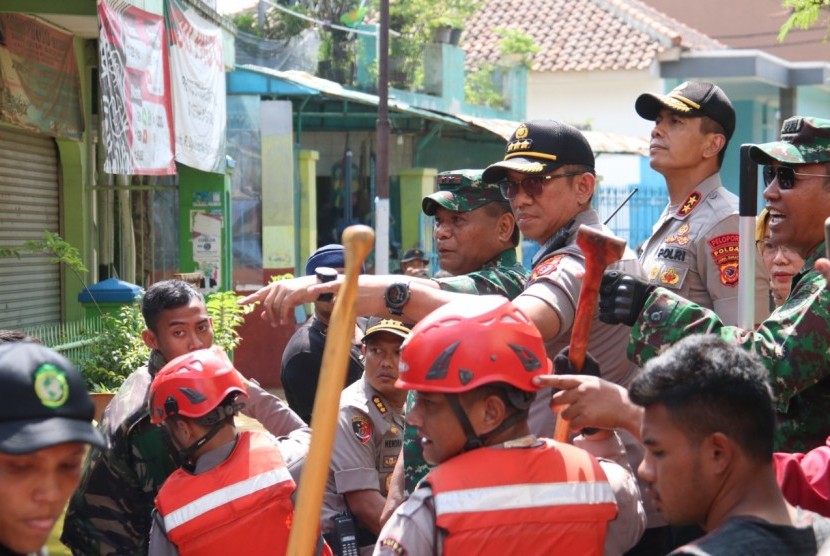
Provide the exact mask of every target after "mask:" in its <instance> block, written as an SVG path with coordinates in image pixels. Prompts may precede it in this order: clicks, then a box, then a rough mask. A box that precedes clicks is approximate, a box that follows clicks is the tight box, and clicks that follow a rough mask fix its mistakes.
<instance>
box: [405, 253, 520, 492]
mask: <svg viewBox="0 0 830 556" xmlns="http://www.w3.org/2000/svg"><path fill="white" fill-rule="evenodd" d="M529 275H530V272H528V270H527V269H526V268H525V267H523V266H522V265H521V263H519V262H517V260H516V250H515V249H508V250H506V251H504V252H502V253H501V255H499V256H498V257H497V258H495V259H493V260H492V261H490V262H488V263H487V264H485V265H484V266H483V267H482V268H481V270H478V271H476V272H471V273H470V274H465V275H464V276H453V277H451V278H439V279H438V280H436V281H437V282H438V283H439V284H440V286H441V289H442V290H447V291H452V292H457V293H469V294H477V295H490V294H498V295H503V296H505V297H507V298H508V299H513V298H515V297H516V296H518V295H519V294H520V293H522V291H523V290H524V287H525V284H526V283H527V279H528V276H529ZM414 403H415V392H409V394H408V395H407V397H406V405H405V406H404V414H406V413H408V412H409V410H411V409H412V405H413V404H414ZM403 463H404V477H405V481H406V492H407V494H412V491H413V490H415V486H416V485H417V484H418V482H419V481H420V480H421V479H423V478H424V477H426V475H427V473H429V470H430V469H431V466H430V465H429V464H428V463H427V462H426V461H424V454H423V450H422V448H421V443H420V441H419V439H418V432H417V429H416V428H415V427H413V426H410V425H409V424H407V425H406V426H405V427H404V432H403Z"/></svg>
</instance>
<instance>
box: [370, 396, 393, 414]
mask: <svg viewBox="0 0 830 556" xmlns="http://www.w3.org/2000/svg"><path fill="white" fill-rule="evenodd" d="M372 403H373V404H375V407H376V408H378V411H380V414H381V415H386V413H388V412H389V410H388V409H386V404H385V403H383V400H382V399H380V396H378V395H377V394H376V395H374V396H372Z"/></svg>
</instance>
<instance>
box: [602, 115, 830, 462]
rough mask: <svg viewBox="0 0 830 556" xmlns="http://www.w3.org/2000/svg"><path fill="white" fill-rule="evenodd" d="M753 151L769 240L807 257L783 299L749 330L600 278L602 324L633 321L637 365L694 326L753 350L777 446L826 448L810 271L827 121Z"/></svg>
mask: <svg viewBox="0 0 830 556" xmlns="http://www.w3.org/2000/svg"><path fill="white" fill-rule="evenodd" d="M750 156H751V157H752V159H753V160H754V161H755V162H757V163H759V164H765V165H766V166H765V167H764V181H765V183H766V184H767V187H766V189H765V190H764V199H765V200H766V208H767V210H768V211H769V212H770V215H771V218H770V227H769V229H770V234H771V238H770V240H771V241H772V242H774V243H775V244H778V245H786V246H788V247H790V248H791V249H793V250H794V251H796V252H797V253H798V254H799V255H801V257H802V258H804V260H805V263H804V267H803V268H802V269H801V272H800V273H799V274H797V275H796V276H795V277H794V278H793V288H792V291H791V293H790V295H789V297H788V298H787V300H786V301H785V302H784V304H783V305H782V306H781V307H779V308H778V309H776V310H775V311H774V312H773V313H772V315H770V316H769V318H767V319H766V320H764V321H763V322H762V323H761V324H760V325H759V326H758V327H757V328H756V329H754V330H743V329H740V328H737V327H734V326H726V325H724V323H723V321H722V320H721V319H719V318H718V316H717V315H716V314H715V313H713V312H712V311H710V310H708V309H706V308H704V307H700V306H699V305H696V304H694V303H692V302H690V301H687V300H685V299H683V298H682V297H680V296H678V295H676V294H674V292H671V291H669V290H667V289H665V288H659V287H658V288H656V289H655V288H654V287H653V286H650V285H648V284H644V283H643V282H641V281H639V280H637V279H635V278H633V277H630V276H626V275H620V274H617V275H614V274H606V276H605V277H604V278H603V285H602V287H601V290H600V292H601V298H600V313H601V318H602V319H603V320H605V321H606V322H622V323H626V324H629V325H633V326H634V328H633V330H632V334H631V341H630V343H629V346H628V355H629V357H630V358H631V359H632V360H633V361H635V362H637V363H640V364H643V363H645V362H646V361H648V360H649V359H651V358H652V357H654V356H655V355H657V354H659V353H660V351H661V350H663V349H664V348H665V347H667V346H669V345H671V344H673V343H674V342H676V341H678V340H680V339H681V338H684V337H686V336H688V335H689V334H692V333H697V332H705V333H714V334H717V335H718V336H720V337H721V338H723V339H725V340H728V341H731V342H735V343H737V344H738V345H741V346H743V347H745V348H746V349H748V350H750V351H752V352H754V353H756V354H757V355H759V356H760V358H761V360H762V361H763V362H764V364H765V365H766V367H767V369H768V370H769V373H770V380H771V381H772V387H773V390H774V392H775V401H776V409H777V411H778V426H777V427H776V431H775V432H776V436H775V449H776V450H780V451H799V452H803V451H806V450H809V449H811V448H814V447H816V446H820V445H822V444H824V441H825V439H826V438H827V432H828V430H830V375H829V374H828V371H827V362H826V359H827V353H828V351H830V333H829V332H828V330H830V293H828V292H827V291H826V289H825V285H826V281H825V279H824V278H823V277H822V276H821V274H820V273H819V272H817V271H816V270H814V269H813V265H814V263H815V261H816V260H817V259H818V258H819V257H820V256H821V255H822V254H823V253H824V220H825V219H826V218H827V217H828V216H830V120H824V119H819V118H805V117H799V116H797V117H794V118H790V119H788V120H786V121H785V122H784V124H783V126H782V128H781V140H780V141H777V142H773V143H765V144H762V145H756V146H754V147H753V148H752V149H751V150H750Z"/></svg>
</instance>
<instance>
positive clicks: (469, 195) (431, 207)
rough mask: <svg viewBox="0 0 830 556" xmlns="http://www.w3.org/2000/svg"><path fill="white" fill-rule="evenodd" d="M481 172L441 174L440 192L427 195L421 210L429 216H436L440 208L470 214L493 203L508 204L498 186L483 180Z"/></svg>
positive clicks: (439, 178)
mask: <svg viewBox="0 0 830 556" xmlns="http://www.w3.org/2000/svg"><path fill="white" fill-rule="evenodd" d="M481 172H482V171H481V170H452V171H450V172H441V173H440V174H438V177H437V178H436V180H435V181H436V182H437V184H438V191H436V192H435V193H433V194H432V195H427V196H426V197H424V200H423V201H422V202H421V208H422V209H423V211H424V214H426V215H427V216H434V215H435V211H436V210H438V207H439V206H442V207H444V208H445V209H447V210H453V211H457V212H470V211H471V210H475V209H477V208H480V207H483V206H484V205H486V204H488V203H492V202H494V201H495V202H498V203H503V204H505V205H506V204H507V200H505V198H504V197H503V196H502V194H501V190H500V189H499V186H498V184H487V183H484V182H483V181H482V180H481Z"/></svg>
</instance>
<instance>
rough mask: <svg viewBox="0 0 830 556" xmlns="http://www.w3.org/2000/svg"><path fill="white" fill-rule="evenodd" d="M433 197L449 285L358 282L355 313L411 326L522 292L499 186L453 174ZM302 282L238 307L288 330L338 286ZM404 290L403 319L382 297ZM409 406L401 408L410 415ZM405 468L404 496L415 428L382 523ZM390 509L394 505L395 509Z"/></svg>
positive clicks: (416, 471) (441, 177)
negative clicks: (450, 308) (458, 297)
mask: <svg viewBox="0 0 830 556" xmlns="http://www.w3.org/2000/svg"><path fill="white" fill-rule="evenodd" d="M436 182H437V186H438V187H437V189H438V190H437V191H436V192H435V193H433V194H431V195H428V196H426V197H425V198H424V199H423V201H422V203H421V208H422V209H423V211H424V213H425V214H427V215H428V216H434V217H435V227H434V228H433V237H434V239H435V244H436V250H437V252H438V261H439V265H440V266H441V268H442V269H444V270H446V271H448V272H450V273H452V274H453V276H451V277H447V278H436V279H432V280H429V279H422V278H414V277H403V276H397V275H385V276H371V275H361V276H360V278H359V281H358V284H359V290H358V297H357V300H356V306H357V313H358V314H363V315H378V316H383V317H388V318H396V319H403V320H405V321H407V322H416V321H417V320H419V319H421V318H422V317H424V316H425V315H427V314H428V313H429V312H430V311H432V310H433V309H435V308H437V307H439V306H441V305H443V304H444V303H445V302H446V301H447V300H449V299H451V296H452V295H454V294H458V293H464V294H473V295H486V294H498V295H503V296H505V297H507V298H508V299H513V298H514V297H516V296H517V295H519V294H520V293H521V292H522V290H523V289H524V286H525V282H526V280H527V276H528V274H529V273H528V272H527V270H526V269H525V268H524V267H523V266H522V265H521V263H519V262H518V261H517V259H516V246H517V245H518V243H519V229H518V228H517V227H516V221H515V218H514V217H513V214H512V213H511V211H510V205H509V204H508V202H507V201H506V200H505V198H504V197H503V196H502V194H501V192H500V190H499V187H498V185H497V184H485V183H483V182H482V180H481V170H454V171H449V172H442V173H440V174H438V176H437V179H436ZM314 283H315V280H313V278H312V279H311V280H309V279H308V277H302V278H295V279H292V280H280V281H279V282H274V283H273V284H270V285H268V286H266V287H265V288H263V289H261V290H260V291H258V292H256V293H255V294H253V295H251V296H249V297H247V298H246V299H243V300H242V302H245V303H250V302H253V301H262V302H263V308H264V310H265V314H266V315H267V316H268V317H269V318H270V319H271V320H274V321H283V322H288V321H289V319H290V317H291V315H293V310H294V307H295V306H296V305H299V304H302V303H309V302H311V301H314V300H315V299H316V298H317V296H318V295H319V294H321V293H330V292H335V291H336V289H337V288H338V287H339V283H340V281H337V282H329V283H328V284H324V285H319V286H314V285H313V284H314ZM393 286H397V287H405V288H406V289H407V290H408V291H409V292H410V296H409V298H408V301H407V302H406V303H405V304H404V306H403V307H402V308H401V309H396V310H401V311H402V313H403V314H402V315H399V314H397V313H392V312H390V310H389V308H388V307H387V306H386V303H385V292H386V290H387V289H389V288H390V287H393ZM412 403H413V401H412V399H408V400H407V407H411V405H412ZM402 461H403V462H405V475H406V487H405V488H406V492H412V490H413V489H414V487H415V485H416V484H417V483H418V481H419V480H420V479H421V478H422V477H424V476H425V475H426V474H427V473H428V472H429V469H430V467H429V465H427V463H426V462H425V461H424V459H423V456H422V454H421V445H420V443H419V439H418V438H417V435H416V433H415V429H414V427H410V426H408V425H407V426H406V427H405V428H404V448H403V458H402V459H401V458H399V459H398V467H396V470H395V473H394V475H393V480H392V484H391V491H390V496H389V500H390V503H389V504H388V505H387V509H386V510H385V511H384V515H389V514H391V512H392V511H393V510H394V509H395V507H396V506H397V504H399V503H400V501H401V500H402V498H403V496H404V495H405V493H404V492H403V489H404V485H403V481H401V470H402V469H399V468H401V467H402V464H401V462H402ZM395 501H396V502H395Z"/></svg>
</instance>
